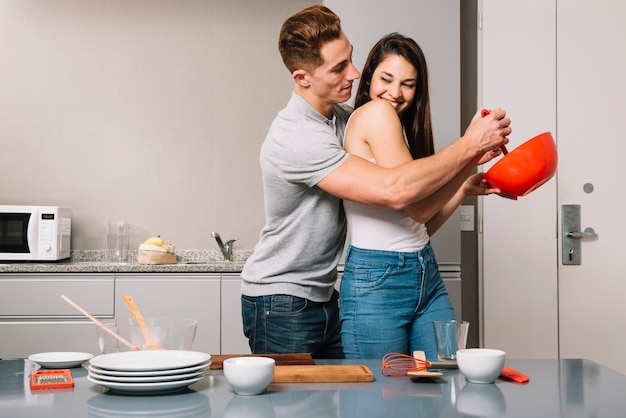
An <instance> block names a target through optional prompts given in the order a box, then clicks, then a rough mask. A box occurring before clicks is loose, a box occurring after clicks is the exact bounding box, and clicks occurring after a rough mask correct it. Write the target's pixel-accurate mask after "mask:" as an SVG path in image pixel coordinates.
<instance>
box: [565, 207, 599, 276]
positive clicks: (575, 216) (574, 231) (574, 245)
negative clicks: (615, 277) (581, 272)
mask: <svg viewBox="0 0 626 418" xmlns="http://www.w3.org/2000/svg"><path fill="white" fill-rule="evenodd" d="M561 210H562V219H561V237H562V239H563V243H562V244H563V245H562V251H561V263H562V264H564V265H580V264H581V261H582V257H581V245H580V242H581V241H582V240H593V239H597V238H598V234H596V231H594V230H593V228H591V227H587V228H585V229H584V230H583V231H582V232H581V231H580V230H581V228H580V205H563V206H562V207H561Z"/></svg>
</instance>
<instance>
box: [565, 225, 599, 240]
mask: <svg viewBox="0 0 626 418" xmlns="http://www.w3.org/2000/svg"><path fill="white" fill-rule="evenodd" d="M567 236H568V238H574V239H595V238H598V234H596V231H594V230H593V228H591V227H587V228H585V230H584V231H583V232H580V231H574V232H568V233H567Z"/></svg>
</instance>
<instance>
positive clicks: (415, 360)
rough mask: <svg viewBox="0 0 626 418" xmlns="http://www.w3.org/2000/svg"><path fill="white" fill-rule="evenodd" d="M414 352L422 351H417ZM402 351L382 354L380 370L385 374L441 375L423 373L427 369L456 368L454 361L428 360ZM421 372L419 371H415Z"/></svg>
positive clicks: (438, 373) (439, 374)
mask: <svg viewBox="0 0 626 418" xmlns="http://www.w3.org/2000/svg"><path fill="white" fill-rule="evenodd" d="M416 353H423V352H419V351H417V352H416ZM420 357H422V356H420V355H417V354H416V355H415V356H414V357H411V356H409V355H408V354H402V353H387V354H385V355H384V356H383V361H382V372H383V375H385V376H441V373H440V372H428V373H423V372H425V371H426V370H428V369H449V368H456V367H457V365H456V362H454V361H428V360H424V359H423V358H420ZM417 372H421V373H419V374H418V373H417Z"/></svg>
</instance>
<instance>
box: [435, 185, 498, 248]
mask: <svg viewBox="0 0 626 418" xmlns="http://www.w3.org/2000/svg"><path fill="white" fill-rule="evenodd" d="M483 177H485V173H476V174H474V175H472V176H470V177H469V178H468V179H467V180H465V182H464V183H463V185H462V186H461V188H459V189H458V190H457V192H456V193H455V194H454V196H452V198H451V199H449V200H448V202H446V203H445V204H444V205H443V207H442V208H441V209H440V210H439V211H438V212H437V213H435V215H434V216H432V217H431V218H430V219H429V220H428V221H427V222H426V229H427V230H428V235H429V236H431V237H432V236H433V235H434V234H435V232H437V231H438V230H439V228H441V226H442V225H443V224H444V223H445V222H446V221H447V220H448V219H449V218H450V216H451V215H452V214H453V213H454V211H455V210H456V209H457V208H458V207H459V206H460V205H461V204H462V203H463V202H464V201H465V199H467V198H468V197H469V196H477V195H487V194H492V193H500V190H499V189H494V188H491V187H490V186H489V184H488V183H487V182H486V181H485V180H483Z"/></svg>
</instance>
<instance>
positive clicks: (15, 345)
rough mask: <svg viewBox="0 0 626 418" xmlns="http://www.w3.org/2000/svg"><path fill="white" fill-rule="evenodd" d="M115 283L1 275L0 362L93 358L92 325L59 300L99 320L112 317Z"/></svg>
mask: <svg viewBox="0 0 626 418" xmlns="http://www.w3.org/2000/svg"><path fill="white" fill-rule="evenodd" d="M114 282H115V276H114V275H113V274H69V275H68V274H7V275H4V274H2V275H0V336H1V338H0V357H1V358H7V357H26V356H29V355H30V354H34V353H38V352H45V351H85V352H90V353H97V352H98V344H97V339H96V329H95V325H94V324H93V323H92V322H91V321H90V320H88V319H86V318H85V317H84V316H83V315H82V314H81V313H80V312H78V311H77V310H76V309H75V308H73V307H72V306H70V305H69V304H67V302H65V301H63V299H61V297H60V296H61V295H62V294H65V295H67V296H68V297H69V298H71V299H72V300H74V301H75V302H76V303H78V304H79V305H81V306H82V307H83V308H85V309H86V310H87V311H89V312H91V313H93V315H95V316H97V317H99V318H102V319H104V318H112V317H113V315H114V305H113V295H114V287H115V286H114Z"/></svg>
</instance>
